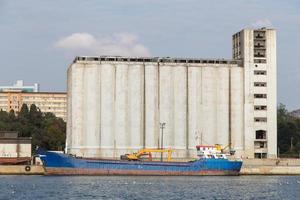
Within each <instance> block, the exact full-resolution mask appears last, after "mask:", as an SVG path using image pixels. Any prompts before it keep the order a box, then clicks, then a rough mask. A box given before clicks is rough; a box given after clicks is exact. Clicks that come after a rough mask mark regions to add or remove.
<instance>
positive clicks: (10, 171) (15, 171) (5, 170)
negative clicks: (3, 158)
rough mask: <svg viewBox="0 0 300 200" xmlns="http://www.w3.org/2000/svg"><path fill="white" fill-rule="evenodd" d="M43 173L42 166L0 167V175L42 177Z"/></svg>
mask: <svg viewBox="0 0 300 200" xmlns="http://www.w3.org/2000/svg"><path fill="white" fill-rule="evenodd" d="M26 166H29V167H30V169H29V168H28V167H27V168H26ZM25 168H26V169H27V171H26V169H25ZM28 169H29V170H28ZM44 173H45V170H44V167H43V166H42V165H0V175H44Z"/></svg>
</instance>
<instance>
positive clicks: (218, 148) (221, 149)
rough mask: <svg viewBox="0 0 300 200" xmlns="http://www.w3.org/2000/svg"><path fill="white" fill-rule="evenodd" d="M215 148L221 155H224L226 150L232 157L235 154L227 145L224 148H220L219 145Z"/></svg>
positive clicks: (229, 145)
mask: <svg viewBox="0 0 300 200" xmlns="http://www.w3.org/2000/svg"><path fill="white" fill-rule="evenodd" d="M215 147H216V149H217V150H218V151H220V152H221V153H226V149H229V154H230V155H234V154H235V150H234V149H232V148H231V144H228V145H226V146H225V147H222V146H221V145H220V144H216V145H215Z"/></svg>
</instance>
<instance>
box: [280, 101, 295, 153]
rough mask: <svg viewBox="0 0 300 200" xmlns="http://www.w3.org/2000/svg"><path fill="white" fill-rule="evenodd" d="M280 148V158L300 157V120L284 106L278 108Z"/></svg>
mask: <svg viewBox="0 0 300 200" xmlns="http://www.w3.org/2000/svg"><path fill="white" fill-rule="evenodd" d="M277 129H278V132H277V134H278V148H279V152H280V155H279V156H280V157H299V154H300V118H299V117H297V116H294V115H292V114H291V113H290V112H288V110H287V109H286V107H285V106H284V105H283V104H280V105H279V106H278V108H277Z"/></svg>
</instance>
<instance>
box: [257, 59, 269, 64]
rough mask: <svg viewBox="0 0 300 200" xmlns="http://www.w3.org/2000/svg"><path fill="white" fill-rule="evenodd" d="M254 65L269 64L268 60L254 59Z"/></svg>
mask: <svg viewBox="0 0 300 200" xmlns="http://www.w3.org/2000/svg"><path fill="white" fill-rule="evenodd" d="M254 63H267V61H266V59H254Z"/></svg>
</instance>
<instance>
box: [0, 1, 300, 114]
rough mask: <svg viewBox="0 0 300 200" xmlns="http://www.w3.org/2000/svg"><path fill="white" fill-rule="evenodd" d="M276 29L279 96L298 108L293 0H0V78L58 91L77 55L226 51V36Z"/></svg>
mask: <svg viewBox="0 0 300 200" xmlns="http://www.w3.org/2000/svg"><path fill="white" fill-rule="evenodd" d="M262 26H265V27H268V28H275V29H276V30H277V61H278V66H277V67H278V74H277V76H278V100H277V101H278V103H283V104H285V105H286V106H287V108H288V109H289V110H293V109H297V108H300V92H299V91H300V90H299V82H300V64H299V62H298V61H297V58H298V56H300V54H299V50H300V35H299V33H300V1H299V0H285V1H282V0H248V1H245V0H226V1H224V0H207V1H202V0H163V1H162V0H126V1H124V0H102V1H100V0H81V1H79V0H64V1H60V0H48V1H47V0H22V1H18V0H0V36H1V37H0V55H1V57H2V60H1V63H0V85H11V84H13V83H14V82H15V81H16V80H19V79H21V80H24V82H25V84H27V85H30V84H33V83H39V84H40V88H41V90H42V91H65V90H66V86H67V84H66V79H67V73H66V72H67V68H68V66H69V65H70V64H71V63H72V61H73V59H74V58H75V56H76V55H91V56H97V55H124V56H160V57H163V56H170V57H196V58H227V59H230V58H231V35H232V34H234V33H236V32H238V31H240V30H241V29H243V28H259V27H262Z"/></svg>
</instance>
